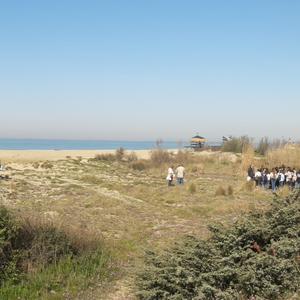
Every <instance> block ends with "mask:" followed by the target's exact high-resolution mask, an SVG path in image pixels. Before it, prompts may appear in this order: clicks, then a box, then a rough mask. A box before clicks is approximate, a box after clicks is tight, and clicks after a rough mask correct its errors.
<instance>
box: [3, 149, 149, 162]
mask: <svg viewBox="0 0 300 300" xmlns="http://www.w3.org/2000/svg"><path fill="white" fill-rule="evenodd" d="M130 152H132V151H128V153H130ZM133 152H135V153H136V155H137V156H138V158H141V159H147V158H149V156H150V152H151V150H135V151H133ZM105 153H115V150H0V161H1V162H3V163H9V162H30V161H46V160H51V161H55V160H61V159H66V158H78V157H82V158H92V157H95V155H96V154H105Z"/></svg>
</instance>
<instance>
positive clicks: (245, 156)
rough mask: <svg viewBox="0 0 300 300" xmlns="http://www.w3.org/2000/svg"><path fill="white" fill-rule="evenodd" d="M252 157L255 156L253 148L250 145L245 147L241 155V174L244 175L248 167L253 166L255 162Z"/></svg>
mask: <svg viewBox="0 0 300 300" xmlns="http://www.w3.org/2000/svg"><path fill="white" fill-rule="evenodd" d="M254 156H255V152H254V148H253V146H252V145H250V144H249V145H246V146H245V148H244V149H243V153H242V163H241V170H242V174H244V173H245V172H246V171H247V170H248V168H249V166H250V165H252V164H254V161H255V158H254Z"/></svg>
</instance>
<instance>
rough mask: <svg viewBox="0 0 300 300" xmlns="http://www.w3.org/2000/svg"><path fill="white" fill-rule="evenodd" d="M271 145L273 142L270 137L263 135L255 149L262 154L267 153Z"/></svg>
mask: <svg viewBox="0 0 300 300" xmlns="http://www.w3.org/2000/svg"><path fill="white" fill-rule="evenodd" d="M270 147H271V142H270V141H269V138H268V137H263V138H261V139H260V141H259V143H258V145H257V147H256V149H255V151H256V153H258V154H260V155H266V153H267V152H268V150H269V149H270Z"/></svg>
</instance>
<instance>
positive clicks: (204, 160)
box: [2, 152, 272, 299]
mask: <svg viewBox="0 0 300 300" xmlns="http://www.w3.org/2000/svg"><path fill="white" fill-rule="evenodd" d="M124 155H125V156H126V155H128V154H126V152H125V154H124ZM124 155H121V156H122V158H121V159H115V158H114V159H106V158H105V159H102V158H101V159H91V160H78V159H77V160H76V161H75V160H71V159H69V160H64V161H63V160H62V161H57V162H52V164H53V167H52V168H48V169H39V170H38V174H37V171H36V169H34V168H31V169H28V170H26V172H24V171H22V170H19V171H18V170H13V178H14V179H13V181H12V182H6V183H4V184H3V186H2V188H3V195H5V199H4V200H5V203H6V204H7V205H8V206H9V207H12V208H14V209H18V210H20V211H22V213H29V214H30V212H31V211H32V210H34V211H35V212H36V214H37V215H40V216H43V217H44V218H46V219H50V220H51V221H52V222H54V223H55V224H57V226H61V225H63V224H68V225H69V226H70V227H71V228H76V227H77V228H81V229H82V230H83V232H84V230H90V231H92V232H94V234H95V238H96V237H97V236H98V237H101V238H102V237H104V240H105V244H106V245H108V247H109V248H110V249H111V251H112V255H113V257H114V259H115V264H118V265H119V267H120V269H121V270H122V271H120V272H118V273H119V275H118V276H117V275H115V278H114V280H119V279H120V277H122V278H125V277H126V278H127V276H128V278H130V274H129V273H132V272H134V271H135V270H136V269H137V268H138V266H139V265H140V264H141V262H142V260H141V258H142V255H143V253H144V251H145V250H147V249H149V247H151V249H161V248H164V247H165V246H166V245H169V244H172V243H174V241H176V240H177V239H178V238H180V237H181V236H184V235H186V234H193V235H195V236H199V237H203V236H205V235H207V234H208V231H207V228H206V226H207V224H209V223H211V222H214V221H218V222H223V223H224V224H231V223H232V220H233V219H234V218H236V217H237V216H239V215H240V214H242V213H243V212H246V211H249V210H250V209H251V208H253V207H263V208H264V207H268V204H269V200H270V199H271V197H272V195H271V193H267V192H266V191H264V190H261V189H255V188H251V189H250V188H249V189H247V188H245V182H244V177H242V176H241V173H240V170H241V159H242V158H241V157H240V156H237V155H235V154H230V153H207V154H205V153H202V154H200V153H199V154H198V153H189V152H179V153H178V154H176V153H173V154H172V153H169V154H168V155H169V156H170V157H171V160H170V161H169V160H167V161H162V162H161V163H159V164H153V163H152V160H136V159H132V160H131V159H128V158H126V159H124ZM114 156H115V155H114ZM163 157H165V154H163ZM179 163H183V164H184V166H185V168H186V170H187V177H186V183H185V185H184V186H177V185H176V186H174V187H168V186H167V183H166V180H165V178H166V171H167V168H168V167H169V165H170V164H173V165H174V167H176V165H177V164H179ZM139 164H140V165H139ZM11 185H13V189H11ZM219 186H222V187H224V189H225V195H223V196H218V195H216V190H217V188H218V187H219ZM82 238H83V239H84V236H82ZM71 274H72V272H71ZM73 274H74V273H73ZM41 276H44V275H41ZM72 276H73V275H72ZM80 276H81V275H78V278H80ZM73 277H74V282H76V280H77V275H76V274H74V276H73ZM96 277H97V275H96ZM28 280H29V279H28ZM30 280H31V279H30ZM30 280H29V282H32V281H30ZM32 280H33V279H32ZM87 282H88V284H92V282H93V281H87ZM24 284H25V282H24ZM29 285H30V284H29ZM70 285H72V284H71V283H70ZM65 289H67V290H68V287H66V286H64V287H62V290H65ZM72 289H75V287H73V288H70V290H72ZM83 289H84V287H83ZM99 289H100V290H99V294H101V293H102V291H103V289H102V288H99ZM77 291H78V290H76V289H75V291H74V294H76V293H77ZM58 293H60V292H58ZM103 293H104V294H103V295H102V296H101V297H102V299H109V298H108V297H106V296H107V295H106V292H103ZM50 296H51V297H55V295H52V294H51V295H49V297H50ZM101 297H100V299H101ZM53 299H55V298H53ZM87 299H88V298H87ZM96 299H97V298H96Z"/></svg>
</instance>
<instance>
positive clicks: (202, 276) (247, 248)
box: [137, 192, 300, 300]
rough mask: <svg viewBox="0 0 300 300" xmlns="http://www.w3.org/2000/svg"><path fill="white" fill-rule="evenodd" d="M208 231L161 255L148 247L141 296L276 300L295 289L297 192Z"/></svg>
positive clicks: (299, 276)
mask: <svg viewBox="0 0 300 300" xmlns="http://www.w3.org/2000/svg"><path fill="white" fill-rule="evenodd" d="M210 231H211V234H212V236H211V238H210V239H208V240H201V239H198V238H195V237H186V238H185V239H184V240H183V241H182V242H178V243H177V245H176V246H175V247H174V248H172V249H168V251H166V252H163V253H161V254H156V253H153V252H148V253H147V254H146V267H145V268H144V270H143V271H142V272H141V273H140V274H139V276H138V278H137V285H138V289H139V291H138V293H137V295H138V297H139V299H142V300H154V299H155V300H158V299H163V300H171V299H172V300H175V299H178V300H179V299H180V300H221V299H224V300H225V299H228V300H240V299H261V300H262V299H265V300H269V299H272V300H276V299H284V298H286V297H288V296H289V295H290V293H291V294H293V293H295V292H297V291H298V290H299V287H300V272H299V268H300V265H299V264H300V260H299V255H300V239H299V231H300V192H297V193H295V194H293V195H291V196H289V197H288V198H286V199H278V200H277V199H274V202H273V204H272V207H271V209H270V210H268V211H266V212H262V211H253V212H251V213H250V214H248V215H247V216H245V217H243V218H241V219H240V220H238V221H237V222H236V223H235V224H234V225H233V226H231V227H230V228H225V227H224V226H222V225H214V226H211V227H210Z"/></svg>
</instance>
